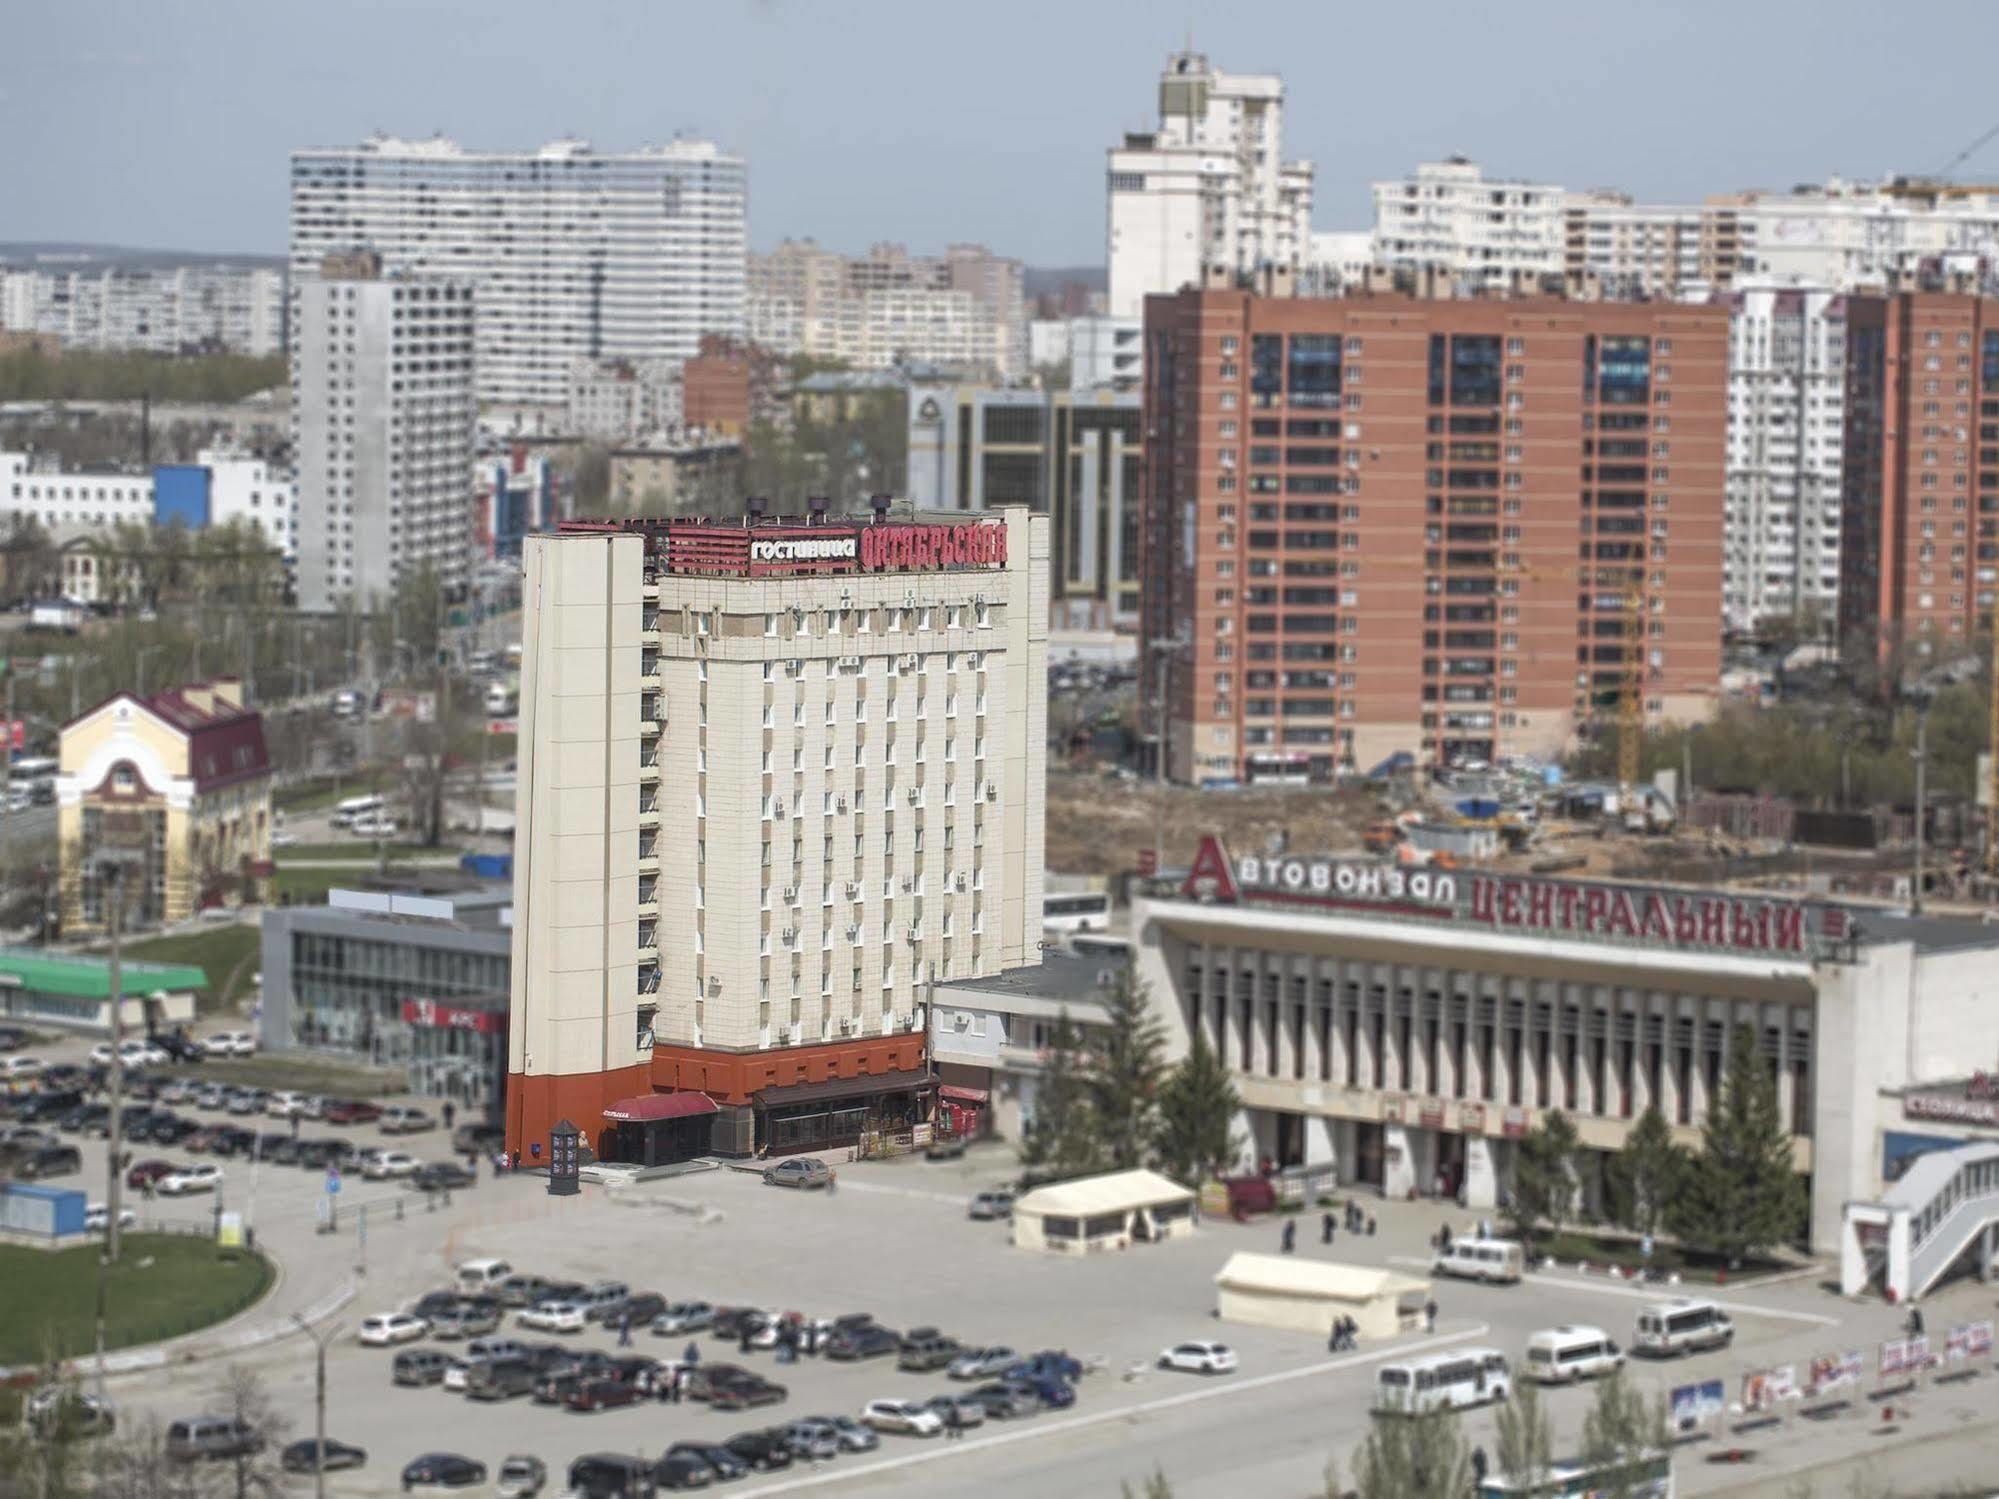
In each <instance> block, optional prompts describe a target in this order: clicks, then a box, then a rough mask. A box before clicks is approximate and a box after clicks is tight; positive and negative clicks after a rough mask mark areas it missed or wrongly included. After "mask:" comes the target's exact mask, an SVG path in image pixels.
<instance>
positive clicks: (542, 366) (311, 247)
mask: <svg viewBox="0 0 1999 1499" xmlns="http://www.w3.org/2000/svg"><path fill="white" fill-rule="evenodd" d="M291 167H292V170H291V267H292V275H293V277H294V279H296V278H297V277H299V276H301V275H303V274H305V273H307V272H309V271H311V270H312V269H313V268H315V267H316V266H317V265H318V264H319V262H320V260H321V258H322V257H323V256H325V255H327V254H329V253H332V252H336V251H345V250H354V249H365V250H373V251H375V252H376V253H377V254H379V255H380V256H381V257H382V261H383V264H384V266H385V267H386V268H387V269H388V270H390V271H398V272H410V273H422V274H429V275H439V276H449V277H451V278H453V279H456V280H462V281H466V282H469V283H470V284H471V285H472V287H473V289H474V291H475V292H476V293H477V296H478V308H479V338H478V343H479V357H478V371H479V375H478V378H479V387H478V394H479V399H480V400H481V401H488V402H519V403H527V404H545V405H559V404H561V403H562V401H563V400H564V398H565V394H566V388H567V381H568V376H569V369H570V366H571V364H572V363H573V362H574V361H575V360H577V359H579V358H589V359H608V358H624V359H634V360H645V359H691V358H693V357H694V356H695V355H696V354H697V353H699V352H700V341H701V335H702V334H704V333H720V334H725V335H728V336H730V337H733V338H740V337H741V336H742V335H743V333H744V331H745V322H744V275H745V269H744V267H745V261H744V257H745V254H746V251H747V229H746V215H747V211H748V201H749V189H748V182H747V173H746V170H745V167H744V164H743V160H742V158H741V157H739V156H731V155H729V154H728V153H726V152H724V151H722V150H721V149H720V148H719V147H717V146H715V145H714V144H713V143H712V142H709V141H701V140H676V141H673V142H671V143H670V144H668V145H665V146H648V147H645V148H644V149H642V150H638V151H624V152H615V153H608V154H602V153H599V152H596V151H593V150H591V149H590V147H589V145H588V144H587V143H585V142H583V141H574V140H563V141H554V142H551V143H550V144H548V145H546V146H542V147H541V148H539V149H538V150H533V151H467V150H465V149H464V148H463V147H461V146H459V145H458V144H457V143H456V142H455V141H449V140H443V139H437V140H427V141H406V140H398V139H395V138H394V137H390V136H374V137H371V138H370V139H369V140H367V141H365V142H363V143H362V144H361V145H359V146H352V147H336V148H333V149H330V150H308V151H294V152H293V153H292V163H291Z"/></svg>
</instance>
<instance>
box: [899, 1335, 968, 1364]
mask: <svg viewBox="0 0 1999 1499" xmlns="http://www.w3.org/2000/svg"><path fill="white" fill-rule="evenodd" d="M963 1351H964V1350H963V1349H962V1348H961V1347H960V1346H959V1344H958V1340H957V1339H956V1338H947V1337H945V1336H944V1335H943V1334H942V1333H940V1332H938V1331H936V1330H935V1329H934V1328H927V1327H926V1328H923V1329H921V1330H920V1331H919V1332H912V1333H910V1334H908V1335H907V1336H906V1337H904V1338H903V1340H902V1347H901V1348H900V1349H898V1350H897V1352H896V1356H895V1366H896V1368H898V1369H906V1370H908V1371H909V1372H910V1373H912V1374H930V1373H933V1372H934V1371H936V1370H938V1369H948V1368H949V1367H950V1366H951V1364H952V1363H953V1362H954V1361H955V1360H956V1359H957V1357H958V1355H959V1354H960V1353H961V1352H963Z"/></svg>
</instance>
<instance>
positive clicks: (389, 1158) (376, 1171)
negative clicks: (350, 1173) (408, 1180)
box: [361, 1150, 423, 1181]
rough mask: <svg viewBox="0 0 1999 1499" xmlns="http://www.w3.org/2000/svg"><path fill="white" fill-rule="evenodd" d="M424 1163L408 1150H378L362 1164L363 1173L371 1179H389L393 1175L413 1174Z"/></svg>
mask: <svg viewBox="0 0 1999 1499" xmlns="http://www.w3.org/2000/svg"><path fill="white" fill-rule="evenodd" d="M422 1165H423V1162H422V1161H420V1160H418V1159H417V1158H416V1157H415V1156H413V1155H411V1154H410V1153H409V1152H408V1151H407V1150H378V1151H375V1152H374V1153H373V1154H372V1155H370V1156H369V1157H368V1159H367V1161H366V1162H364V1163H363V1164H362V1167H361V1174H362V1175H363V1176H364V1177H366V1178H367V1179H368V1180H369V1181H387V1180H389V1179H390V1178H391V1177H397V1176H413V1175H414V1174H415V1173H416V1170H417V1168H418V1167H420V1166H422Z"/></svg>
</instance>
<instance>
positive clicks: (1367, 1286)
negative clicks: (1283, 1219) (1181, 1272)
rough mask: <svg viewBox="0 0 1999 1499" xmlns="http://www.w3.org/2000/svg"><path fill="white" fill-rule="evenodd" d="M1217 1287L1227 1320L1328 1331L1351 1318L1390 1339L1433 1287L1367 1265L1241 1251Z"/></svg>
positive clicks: (1365, 1330) (1365, 1331) (1363, 1330)
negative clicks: (1335, 1324)
mask: <svg viewBox="0 0 1999 1499" xmlns="http://www.w3.org/2000/svg"><path fill="white" fill-rule="evenodd" d="M1215 1289H1216V1297H1217V1303H1218V1304H1217V1311H1218V1313H1219V1315H1220V1316H1221V1318H1222V1320H1223V1321H1225V1322H1243V1323H1249V1324H1252V1325H1254V1326H1258V1327H1283V1328H1291V1329H1295V1330H1297V1331H1300V1332H1307V1331H1309V1332H1316V1333H1325V1332H1328V1331H1330V1330H1331V1328H1332V1325H1333V1323H1334V1322H1335V1321H1337V1320H1338V1319H1339V1318H1340V1317H1351V1318H1353V1320H1354V1322H1355V1323H1356V1324H1357V1325H1358V1326H1359V1328H1360V1334H1361V1336H1362V1337H1370V1338H1385V1337H1393V1336H1394V1335H1395V1334H1396V1333H1397V1332H1398V1331H1400V1330H1401V1329H1402V1328H1403V1326H1404V1325H1405V1324H1413V1322H1414V1319H1415V1318H1416V1317H1417V1316H1418V1315H1419V1314H1420V1310H1421V1307H1422V1304H1423V1300H1424V1298H1425V1297H1426V1296H1427V1295H1428V1294H1429V1290H1430V1283H1429V1282H1428V1281H1424V1280H1416V1279H1414V1278H1412V1277H1410V1276H1407V1275H1397V1274H1396V1273H1395V1272H1394V1271H1392V1270H1377V1269H1374V1268H1373V1267H1372V1266H1367V1265H1343V1264H1337V1263H1334V1262H1332V1261H1328V1260H1308V1259H1299V1258H1297V1257H1295V1256H1293V1255H1275V1254H1251V1253H1248V1252H1247V1251H1238V1252H1237V1253H1235V1254H1233V1255H1231V1256H1229V1261H1228V1263H1227V1264H1226V1265H1224V1266H1222V1268H1221V1270H1220V1272H1219V1273H1218V1274H1216V1276H1215Z"/></svg>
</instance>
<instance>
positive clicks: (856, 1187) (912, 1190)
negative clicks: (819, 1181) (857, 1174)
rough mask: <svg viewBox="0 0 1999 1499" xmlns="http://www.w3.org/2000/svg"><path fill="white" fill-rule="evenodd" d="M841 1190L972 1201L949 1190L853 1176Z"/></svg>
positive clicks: (931, 1199)
mask: <svg viewBox="0 0 1999 1499" xmlns="http://www.w3.org/2000/svg"><path fill="white" fill-rule="evenodd" d="M840 1191H842V1192H879V1193H881V1194H882V1196H884V1197H914V1198H917V1199H920V1200H921V1201H924V1202H945V1203H952V1204H958V1203H964V1202H968V1201H970V1198H968V1197H962V1196H957V1195H954V1194H952V1193H949V1192H926V1191H925V1190H924V1189H923V1188H921V1187H889V1186H884V1185H883V1184H882V1183H880V1182H861V1181H855V1180H853V1179H852V1178H851V1177H849V1178H848V1180H847V1185H846V1186H844V1187H842V1188H840Z"/></svg>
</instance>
